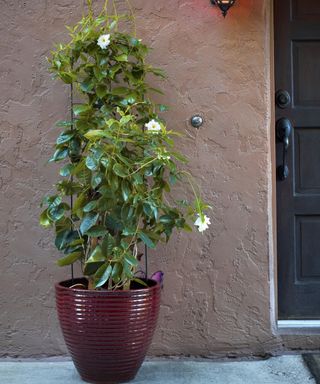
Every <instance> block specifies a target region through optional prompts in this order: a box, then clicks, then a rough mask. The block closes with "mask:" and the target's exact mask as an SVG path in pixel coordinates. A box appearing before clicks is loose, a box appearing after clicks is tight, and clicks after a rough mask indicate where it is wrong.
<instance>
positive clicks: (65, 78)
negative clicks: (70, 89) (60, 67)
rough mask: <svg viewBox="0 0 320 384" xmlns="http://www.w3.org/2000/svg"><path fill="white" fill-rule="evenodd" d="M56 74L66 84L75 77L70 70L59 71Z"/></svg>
mask: <svg viewBox="0 0 320 384" xmlns="http://www.w3.org/2000/svg"><path fill="white" fill-rule="evenodd" d="M58 75H59V76H60V79H61V80H62V81H63V82H64V83H66V84H71V83H72V82H73V81H74V80H75V79H76V78H75V76H74V75H73V74H72V73H70V72H59V73H58Z"/></svg>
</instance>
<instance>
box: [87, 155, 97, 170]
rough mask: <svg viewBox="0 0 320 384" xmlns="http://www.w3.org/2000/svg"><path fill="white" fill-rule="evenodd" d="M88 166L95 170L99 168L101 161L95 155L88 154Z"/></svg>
mask: <svg viewBox="0 0 320 384" xmlns="http://www.w3.org/2000/svg"><path fill="white" fill-rule="evenodd" d="M86 166H87V168H89V169H90V170H91V171H95V170H96V169H97V168H98V166H99V163H98V161H97V160H96V159H95V158H94V157H92V156H88V157H87V158H86Z"/></svg>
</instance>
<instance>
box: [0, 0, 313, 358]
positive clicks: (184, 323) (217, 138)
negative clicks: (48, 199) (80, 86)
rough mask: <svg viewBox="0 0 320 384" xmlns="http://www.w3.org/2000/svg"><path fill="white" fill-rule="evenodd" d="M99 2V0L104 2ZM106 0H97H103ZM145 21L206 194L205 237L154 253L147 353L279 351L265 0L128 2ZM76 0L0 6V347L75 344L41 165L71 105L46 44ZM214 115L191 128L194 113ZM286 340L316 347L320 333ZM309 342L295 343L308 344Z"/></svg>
mask: <svg viewBox="0 0 320 384" xmlns="http://www.w3.org/2000/svg"><path fill="white" fill-rule="evenodd" d="M99 2H100V1H98V0H97V3H99ZM101 2H102V1H101ZM132 3H133V6H134V8H135V11H136V15H137V29H138V33H139V35H140V36H141V37H143V39H144V40H145V41H146V42H148V43H149V44H151V46H152V47H153V48H154V50H153V52H152V54H151V56H150V62H151V63H153V64H155V65H159V66H161V67H163V68H164V69H165V70H166V71H167V73H168V76H169V77H168V80H166V81H165V82H164V83H163V88H164V89H165V91H166V97H158V99H159V101H160V100H161V101H162V102H165V103H168V104H170V105H171V111H170V112H169V113H167V121H168V126H169V127H172V128H174V129H177V130H179V131H180V132H184V133H185V134H186V135H185V137H184V138H183V139H181V140H180V141H179V147H180V149H181V150H182V151H183V152H184V153H186V154H187V155H188V156H189V158H190V169H191V171H192V173H193V174H194V176H195V177H196V178H197V180H198V182H199V183H200V184H201V185H202V188H203V191H204V195H205V198H206V200H208V201H209V202H211V204H212V206H213V211H212V223H213V224H212V226H211V227H210V230H209V231H207V232H205V233H204V235H201V234H199V233H194V234H192V235H191V236H189V237H188V236H186V235H176V236H175V237H174V239H173V240H172V242H171V243H170V245H168V246H167V247H162V248H161V249H159V250H157V251H153V252H151V254H152V259H153V261H152V269H156V268H159V267H161V268H162V269H163V270H164V272H165V288H164V291H163V304H162V311H161V317H160V322H159V328H158V331H157V334H156V336H155V340H154V343H153V347H152V350H151V353H152V354H157V355H163V354H165V355H202V356H224V355H227V354H239V355H244V354H264V353H267V352H278V351H282V350H284V349H285V348H287V346H285V344H284V343H285V341H283V340H282V339H280V338H279V337H276V336H274V335H272V332H271V325H270V313H271V312H270V311H271V310H270V306H271V304H270V302H271V300H270V284H269V279H270V276H269V263H270V260H271V259H272V257H273V256H272V254H271V252H270V251H269V246H268V244H269V234H268V231H269V222H270V220H271V214H272V212H271V208H270V207H269V204H268V201H271V200H270V196H271V195H270V190H271V183H270V180H271V177H270V174H271V165H270V157H271V156H270V138H269V132H270V121H271V117H270V110H271V100H270V76H269V71H270V41H269V40H270V22H271V17H270V11H271V10H270V8H271V6H270V1H269V0H239V1H237V4H236V6H235V7H234V8H233V9H232V10H231V11H230V15H228V17H227V18H226V19H223V18H222V16H221V15H220V13H219V12H218V10H217V9H215V8H213V7H212V6H210V4H209V0H175V1H172V0H157V1H150V0H148V1H147V0H132ZM79 4H80V5H82V1H81V2H80V1H78V0H59V1H58V0H57V1H49V0H41V1H22V0H8V1H5V2H2V4H1V14H0V31H1V41H0V53H1V56H0V57H1V59H0V81H1V93H0V105H1V109H0V124H1V131H0V164H1V168H0V191H1V203H0V209H1V215H0V217H1V219H0V244H1V281H0V302H1V311H0V356H3V355H10V356H14V355H18V356H35V355H59V354H64V353H66V349H65V346H64V343H63V341H62V336H61V333H60V330H59V327H58V323H57V318H56V314H55V309H54V290H53V284H54V282H55V281H57V280H59V279H62V278H64V277H66V276H68V270H65V269H64V270H63V269H58V267H56V266H55V260H56V257H57V252H56V251H55V249H54V248H53V246H52V238H51V235H50V234H49V233H48V232H46V231H44V230H42V229H41V228H39V227H38V214H39V207H38V206H39V202H40V200H41V197H42V196H43V194H44V193H45V192H46V191H47V190H48V188H51V185H52V184H53V182H54V180H55V172H56V170H55V169H54V167H52V166H47V165H46V160H47V158H48V156H49V154H50V153H51V146H52V143H53V142H54V139H55V137H56V134H57V131H56V129H55V128H54V123H55V122H56V121H57V120H59V119H61V118H65V117H67V113H68V92H67V89H64V88H63V86H62V85H61V84H60V83H54V82H52V80H51V79H50V75H49V74H48V72H47V70H46V68H47V64H46V60H45V56H46V55H47V54H48V52H49V49H50V48H51V46H52V43H53V42H55V41H59V40H61V39H64V38H65V36H66V32H65V30H64V25H65V24H70V23H72V22H73V21H75V20H77V19H78V18H79V16H80V15H81V7H80V6H79ZM194 113H201V114H202V115H203V116H204V118H205V124H204V126H203V127H202V128H201V129H199V130H195V129H194V128H192V127H190V125H189V119H190V117H191V116H192V114H194ZM289 342H290V343H291V344H290V343H289V344H288V346H290V347H292V348H295V347H296V346H297V345H298V346H300V347H301V346H302V345H305V346H306V347H307V348H314V347H315V346H316V345H315V339H314V338H309V339H304V338H303V339H302V341H297V339H296V338H294V337H293V338H292V339H291V340H289ZM299 343H300V344H299Z"/></svg>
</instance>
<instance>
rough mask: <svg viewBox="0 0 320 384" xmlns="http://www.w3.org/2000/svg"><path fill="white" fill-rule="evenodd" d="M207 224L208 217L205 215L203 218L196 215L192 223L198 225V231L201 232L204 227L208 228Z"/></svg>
mask: <svg viewBox="0 0 320 384" xmlns="http://www.w3.org/2000/svg"><path fill="white" fill-rule="evenodd" d="M209 224H211V222H210V218H209V217H208V216H206V215H204V216H203V220H202V218H201V216H200V215H198V218H197V220H196V221H195V222H194V225H196V226H197V227H198V231H199V232H203V231H205V230H206V229H208V228H209Z"/></svg>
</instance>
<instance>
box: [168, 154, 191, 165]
mask: <svg viewBox="0 0 320 384" xmlns="http://www.w3.org/2000/svg"><path fill="white" fill-rule="evenodd" d="M171 154H172V155H173V156H174V157H175V158H176V159H178V160H179V161H181V162H182V163H187V162H188V159H187V158H186V157H185V156H183V155H182V154H181V153H179V152H171Z"/></svg>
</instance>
